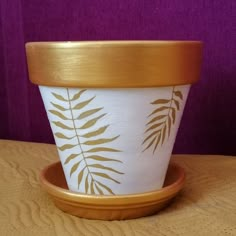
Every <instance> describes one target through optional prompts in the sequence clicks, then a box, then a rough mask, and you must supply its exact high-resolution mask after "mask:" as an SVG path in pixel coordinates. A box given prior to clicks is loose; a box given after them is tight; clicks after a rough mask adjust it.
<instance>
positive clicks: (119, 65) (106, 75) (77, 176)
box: [26, 41, 202, 195]
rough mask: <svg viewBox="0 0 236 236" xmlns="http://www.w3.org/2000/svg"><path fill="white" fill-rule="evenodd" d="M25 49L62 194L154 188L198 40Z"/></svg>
mask: <svg viewBox="0 0 236 236" xmlns="http://www.w3.org/2000/svg"><path fill="white" fill-rule="evenodd" d="M26 51H27V60H28V69H29V75H30V79H31V81H32V82H33V83H35V84H37V85H39V88H40V92H41V95H42V98H43V101H44V105H45V108H46V111H47V115H48V119H49V121H50V125H51V128H52V131H53V134H54V138H55V142H56V145H57V149H58V153H59V156H60V160H61V163H62V166H63V170H64V173H65V177H66V181H67V184H68V186H69V189H70V190H72V191H75V192H80V193H85V194H96V195H110V194H115V195H119V194H134V193H143V192H147V191H153V190H157V189H160V188H161V187H162V185H163V182H164V178H165V174H166V171H167V167H168V164H169V160H170V156H171V152H172V148H173V145H174V142H175V137H176V134H177V130H178V127H179V124H180V120H181V116H182V113H183V109H184V106H185V103H186V99H187V96H188V92H189V89H190V86H191V84H192V83H194V82H196V81H197V80H198V78H199V71H200V64H201V55H202V44H201V42H197V41H104V42H35V43H27V45H26Z"/></svg>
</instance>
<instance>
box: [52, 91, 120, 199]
mask: <svg viewBox="0 0 236 236" xmlns="http://www.w3.org/2000/svg"><path fill="white" fill-rule="evenodd" d="M85 92H86V89H84V90H80V91H78V92H77V93H76V94H74V95H73V96H71V95H70V89H66V96H62V95H60V94H57V93H52V95H53V96H54V98H55V99H56V100H58V103H59V104H57V103H56V102H51V104H52V106H53V109H50V110H48V111H49V112H50V113H51V114H52V115H53V116H54V117H55V118H56V119H57V120H55V121H52V123H53V124H54V125H55V126H57V128H58V131H57V132H56V133H54V135H55V137H57V138H59V139H60V140H61V141H62V142H63V145H61V146H60V147H58V149H59V150H60V151H61V152H64V151H66V152H67V153H68V151H70V154H68V155H67V157H66V158H65V161H64V164H65V165H66V164H68V163H71V161H73V165H72V167H71V169H70V176H71V177H72V175H73V176H74V175H75V174H77V179H78V188H79V187H80V185H83V186H84V190H85V192H86V193H87V194H96V193H98V194H102V195H104V194H107V193H109V194H114V192H113V190H112V189H110V188H109V187H108V186H107V185H106V184H105V183H103V181H102V180H106V182H107V180H108V182H109V181H110V182H113V183H116V184H120V182H119V181H118V180H116V178H115V176H117V175H122V174H124V173H122V172H120V171H119V170H117V169H115V168H113V167H110V165H109V163H112V162H119V163H122V161H120V160H117V159H115V158H111V157H110V155H109V157H107V156H106V155H104V153H109V154H112V153H116V152H120V150H118V149H115V148H112V147H110V145H108V144H110V143H112V142H113V141H115V140H116V139H118V138H119V137H120V136H119V135H117V136H115V137H103V136H104V135H105V133H106V131H107V129H108V128H109V126H110V125H109V124H108V125H105V126H102V127H99V126H98V125H97V124H99V121H100V120H101V119H102V118H103V117H104V116H106V113H103V112H102V110H103V107H98V108H93V109H91V108H90V109H87V110H84V109H86V107H88V105H89V104H90V103H91V102H92V101H93V100H94V99H95V98H96V96H93V97H92V98H89V99H86V100H82V97H83V94H85ZM71 97H72V98H71ZM65 111H66V113H64V112H65ZM76 121H80V122H81V124H82V125H80V126H79V125H78V123H77V122H76ZM87 130H88V131H87ZM65 131H66V133H65ZM81 131H83V133H82V134H81ZM68 132H69V134H68ZM82 140H83V141H82ZM98 153H102V155H100V154H98Z"/></svg>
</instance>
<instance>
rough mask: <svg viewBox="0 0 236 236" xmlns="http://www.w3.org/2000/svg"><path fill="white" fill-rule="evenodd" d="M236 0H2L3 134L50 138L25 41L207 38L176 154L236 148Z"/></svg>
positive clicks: (0, 129)
mask: <svg viewBox="0 0 236 236" xmlns="http://www.w3.org/2000/svg"><path fill="white" fill-rule="evenodd" d="M235 12H236V1H235V0H228V1H225V0H224V1H223V0H217V1H206V0H198V1H195V0H47V1H42V0H34V1H27V0H22V1H20V0H11V1H9V0H1V1H0V45H1V46H0V79H1V86H0V103H1V112H0V114H1V115H0V124H1V125H0V138H4V139H17V140H27V141H29V140H31V141H37V142H53V138H52V134H51V131H50V128H49V124H48V121H47V118H46V114H45V111H44V108H43V104H42V101H41V98H40V95H39V92H38V89H37V88H36V86H34V85H32V84H30V83H29V82H28V78H27V69H26V63H25V53H24V43H25V42H28V41H48V40H54V41H55V40H103V39H106V40H112V39H140V40H141V39H155V40H156V39H179V40H181V39H191V40H203V41H204V42H205V48H204V64H203V70H202V80H201V81H200V82H199V83H198V84H196V85H194V86H193V88H192V90H191V93H190V96H189V100H188V103H187V105H186V110H185V113H184V116H183V121H182V124H181V127H180V130H179V134H178V137H177V141H176V145H175V149H174V152H175V153H215V154H231V155H236V125H235V122H236V96H235V93H236V80H235V78H236V24H235V22H236V19H235V17H233V14H234V16H235Z"/></svg>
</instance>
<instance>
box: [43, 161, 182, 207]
mask: <svg viewBox="0 0 236 236" xmlns="http://www.w3.org/2000/svg"><path fill="white" fill-rule="evenodd" d="M57 165H60V162H56V163H53V164H51V165H49V166H47V167H45V168H44V169H43V170H42V171H41V173H40V182H41V185H42V187H43V188H44V189H45V190H46V191H47V192H48V193H49V194H50V195H52V196H53V197H54V198H55V199H58V200H60V201H63V202H70V205H73V204H76V205H83V206H86V205H87V206H89V207H92V206H93V207H96V208H101V209H102V208H104V207H106V208H117V207H118V208H119V207H126V206H127V207H129V208H132V206H134V207H137V205H139V206H147V205H152V204H155V203H156V201H157V199H158V201H162V200H163V201H166V200H167V199H170V198H172V197H173V196H174V195H176V193H177V192H178V191H179V190H180V189H182V187H183V185H184V181H185V172H184V170H183V168H182V167H180V166H179V165H177V164H174V163H171V164H170V168H172V169H173V168H175V171H176V172H177V173H178V174H177V176H178V178H177V180H175V181H174V182H173V183H171V184H169V185H167V186H166V187H163V188H161V189H159V190H156V191H150V192H145V193H140V194H127V195H115V196H111V195H102V196H100V195H87V194H82V193H76V192H72V191H70V190H67V189H65V188H61V187H58V186H56V185H54V184H52V183H50V182H49V181H48V179H47V177H46V176H47V173H48V172H49V171H50V170H52V169H53V168H55V167H56V166H57Z"/></svg>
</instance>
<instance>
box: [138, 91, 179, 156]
mask: <svg viewBox="0 0 236 236" xmlns="http://www.w3.org/2000/svg"><path fill="white" fill-rule="evenodd" d="M181 100H183V94H182V92H181V91H180V90H176V88H175V87H173V89H172V93H171V97H170V99H157V100H155V101H153V102H151V105H154V106H155V110H154V111H152V112H151V113H150V114H149V115H148V121H147V124H146V130H145V138H144V140H143V143H142V145H143V146H144V149H143V152H144V151H146V150H147V149H150V148H153V154H154V153H155V151H156V149H157V147H158V146H159V145H163V143H164V142H165V140H167V139H168V138H169V137H170V134H171V128H172V125H174V123H175V119H176V112H177V111H178V110H179V109H180V102H181Z"/></svg>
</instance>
